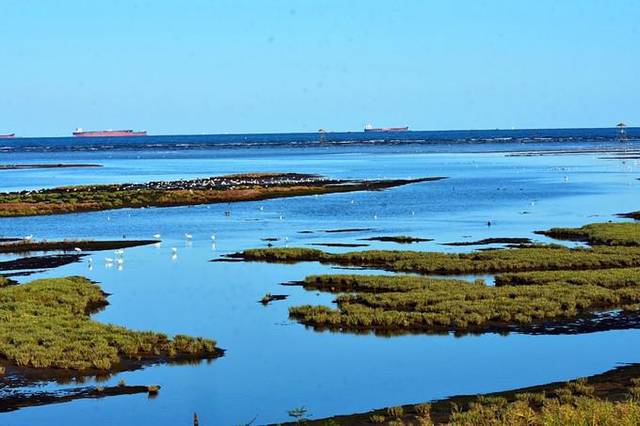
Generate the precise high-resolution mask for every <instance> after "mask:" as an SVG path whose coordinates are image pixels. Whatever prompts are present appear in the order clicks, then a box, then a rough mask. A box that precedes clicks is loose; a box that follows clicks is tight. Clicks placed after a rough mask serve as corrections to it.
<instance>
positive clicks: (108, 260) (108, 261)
mask: <svg viewBox="0 0 640 426" xmlns="http://www.w3.org/2000/svg"><path fill="white" fill-rule="evenodd" d="M104 263H106V264H110V263H113V259H112V258H110V257H105V258H104Z"/></svg>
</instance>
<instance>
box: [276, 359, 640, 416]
mask: <svg viewBox="0 0 640 426" xmlns="http://www.w3.org/2000/svg"><path fill="white" fill-rule="evenodd" d="M638 378H640V364H630V365H624V366H620V367H617V368H614V369H612V370H609V371H607V372H605V373H602V374H596V375H593V376H589V377H587V378H586V384H588V385H589V386H592V387H593V394H592V395H591V397H592V398H599V399H603V400H607V401H616V402H619V401H626V400H628V399H629V396H630V395H629V394H630V390H631V389H632V388H634V387H635V386H636V383H634V381H635V380H637V379H638ZM567 384H568V383H567V382H553V383H547V384H543V385H537V386H530V387H526V388H519V389H513V390H508V391H503V392H494V393H487V394H483V395H482V396H483V397H487V398H489V397H499V398H505V399H506V400H507V402H514V401H516V400H517V399H518V395H522V394H534V395H546V396H547V397H556V396H558V394H557V393H556V392H558V393H562V392H561V389H564V388H566V387H567ZM478 396H479V395H458V396H451V397H448V398H445V399H440V400H435V401H431V402H430V404H431V410H430V417H431V421H432V422H433V423H434V424H436V425H440V424H446V423H448V422H449V421H450V417H451V415H452V414H453V412H454V410H455V407H458V408H459V409H460V410H462V411H466V410H468V409H469V408H470V404H471V403H473V402H476V401H478ZM520 398H521V397H520ZM417 409H419V401H415V402H413V403H412V404H407V405H403V406H402V411H403V414H402V416H401V419H399V420H403V421H406V422H407V423H406V424H417V423H414V422H416V421H417V419H416V415H418V414H419V413H418V412H417ZM310 411H313V407H310ZM374 415H377V416H383V417H385V418H387V417H389V414H388V410H387V408H386V407H385V408H381V409H377V410H371V411H368V412H365V413H358V414H350V415H339V416H334V417H330V418H324V419H317V420H310V421H309V422H307V424H311V425H322V424H329V423H328V422H329V421H330V420H332V421H333V422H335V424H339V425H341V426H356V425H358V426H359V425H371V424H372V422H371V416H374ZM389 420H392V419H389ZM287 424H293V423H287Z"/></svg>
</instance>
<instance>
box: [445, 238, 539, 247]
mask: <svg viewBox="0 0 640 426" xmlns="http://www.w3.org/2000/svg"><path fill="white" fill-rule="evenodd" d="M531 243H532V241H531V239H530V238H484V239H482V240H477V241H459V242H453V243H442V245H443V246H486V245H489V244H531Z"/></svg>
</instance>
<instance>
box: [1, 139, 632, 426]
mask: <svg viewBox="0 0 640 426" xmlns="http://www.w3.org/2000/svg"><path fill="white" fill-rule="evenodd" d="M632 130H633V129H632ZM554 132H556V133H554ZM558 132H559V133H558ZM612 132H613V133H612ZM459 133H462V134H459ZM505 133H506V135H505ZM512 133H513V134H510V133H509V132H493V133H492V132H476V133H474V132H457V133H456V132H411V133H409V134H407V135H405V136H398V135H394V136H393V137H394V138H396V139H394V140H389V141H381V140H379V139H376V140H371V137H372V136H371V135H368V136H367V137H368V138H369V139H366V138H365V136H363V135H364V134H347V135H346V136H345V134H331V135H327V137H326V139H325V140H323V141H319V140H317V138H318V135H251V136H247V138H248V139H247V140H246V141H245V140H242V139H241V138H239V137H237V136H215V137H207V136H194V137H158V138H155V137H150V138H145V141H141V140H136V141H133V140H129V141H126V140H113V139H112V140H101V141H90V142H87V145H79V144H83V143H85V142H84V141H82V142H79V141H73V140H71V139H64V138H63V139H22V140H16V141H13V142H10V143H6V144H5V145H7V147H5V148H4V149H3V152H2V153H0V164H10V163H16V162H22V163H36V162H45V161H50V162H91V163H99V164H102V165H104V167H103V168H100V169H64V170H15V171H0V190H1V191H8V190H21V189H28V188H40V187H48V186H57V185H68V184H80V183H100V182H130V181H136V182H143V181H148V180H155V179H177V178H190V177H202V176H209V175H216V174H225V173H240V172H250V171H295V172H309V173H320V174H324V175H328V176H331V177H337V178H374V177H375V178H378V177H387V178H408V177H418V176H447V177H448V178H449V179H446V180H443V181H439V182H427V183H421V184H415V185H409V186H405V187H400V188H395V189H391V190H387V191H381V192H361V193H351V194H336V195H324V196H320V197H299V198H291V199H282V200H271V201H261V202H249V203H239V204H233V205H231V206H230V209H231V216H225V215H224V211H225V210H227V209H228V208H229V207H228V206H226V205H210V206H196V207H178V208H166V209H139V210H118V211H109V212H98V213H85V214H78V215H65V216H50V217H34V218H11V219H3V220H0V236H3V235H4V236H9V235H18V236H20V235H27V234H33V235H34V236H35V238H72V237H85V238H122V236H123V235H126V237H127V238H150V237H151V236H152V235H153V234H155V233H161V234H162V244H161V245H160V247H153V246H149V247H140V248H134V249H127V250H126V252H125V263H124V265H123V267H122V268H121V269H118V268H116V267H111V268H109V267H106V266H105V264H104V258H105V257H112V256H113V254H112V253H110V252H96V253H94V254H92V255H91V256H92V257H93V259H94V266H93V269H90V268H89V266H88V264H87V262H86V261H85V262H83V263H78V264H73V265H68V266H66V267H63V268H59V269H56V270H53V271H49V272H46V273H43V274H40V275H37V276H38V277H40V276H62V275H69V274H81V275H85V276H88V277H89V278H91V279H93V280H96V281H99V282H100V283H101V285H102V287H103V288H104V289H105V291H107V292H108V293H111V294H112V295H111V296H110V298H109V301H110V303H111V305H110V306H108V307H107V308H106V309H105V310H104V311H102V312H100V313H99V314H97V315H95V318H96V319H98V320H100V321H103V322H111V323H116V324H122V325H126V326H128V327H131V328H136V329H151V330H157V331H164V332H167V333H169V334H174V333H189V334H194V335H201V336H206V337H211V338H214V339H216V340H217V341H218V342H219V345H220V346H221V347H222V348H225V349H227V353H226V355H225V356H224V357H222V358H220V359H217V360H215V361H214V362H212V363H201V364H199V365H196V366H154V367H148V368H146V369H144V370H139V371H135V372H127V373H122V374H119V375H116V376H114V377H113V378H112V379H110V380H109V382H108V383H109V384H115V383H117V382H118V381H119V380H120V379H121V378H124V379H125V381H126V382H127V383H129V384H151V383H157V384H160V385H161V386H162V390H161V392H160V395H159V397H158V398H156V399H153V400H149V399H147V397H146V395H135V396H123V397H114V398H106V399H102V400H84V401H76V402H71V403H66V404H58V405H51V406H45V407H38V408H29V409H24V410H19V411H17V412H14V413H8V414H3V415H0V424H2V425H40V424H42V425H44V424H50V422H51V421H52V420H54V419H56V420H57V419H59V420H62V421H63V422H64V424H65V425H85V424H88V423H91V424H96V425H103V424H104V425H108V424H109V425H110V424H119V425H135V424H156V425H176V424H189V422H190V421H191V416H192V413H193V412H194V411H195V412H197V413H198V416H199V417H200V422H201V424H202V425H214V424H215V425H234V424H240V423H246V422H249V421H250V420H251V419H253V418H254V417H256V416H257V420H256V423H257V424H262V423H268V422H279V421H285V420H287V410H289V409H291V408H294V407H299V406H306V407H307V408H308V409H309V412H310V413H311V414H312V415H313V417H322V416H328V415H333V414H344V413H351V412H358V411H365V410H368V409H371V408H376V407H380V406H386V405H397V404H402V403H410V402H419V401H424V400H428V399H433V398H440V397H445V396H448V395H453V394H460V393H480V392H487V391H496V390H501V389H508V388H514V387H520V386H527V385H533V384H538V383H545V382H549V381H555V380H566V379H570V378H573V377H577V376H581V375H589V374H594V373H597V372H602V371H605V370H607V369H610V368H611V367H613V366H615V365H617V364H618V363H626V362H638V361H640V359H638V356H637V353H638V350H640V339H638V337H640V332H638V331H636V330H627V331H614V332H601V333H594V334H586V335H577V336H525V335H518V334H511V335H509V336H506V337H505V336H498V335H495V334H484V335H481V336H466V337H462V338H456V337H454V336H427V335H412V336H402V337H393V338H384V337H377V336H374V335H352V334H338V333H330V332H323V333H318V332H314V331H312V330H310V329H306V328H305V327H304V326H301V325H299V324H297V323H295V322H291V321H289V320H288V315H287V308H288V307H289V306H292V305H298V304H304V303H318V304H331V302H332V300H333V297H332V296H331V295H328V294H318V293H316V292H308V291H305V290H303V289H300V288H296V287H282V286H280V283H282V282H285V281H290V280H299V279H302V278H304V277H305V276H306V275H309V274H313V273H325V272H339V270H336V269H332V268H331V267H330V266H325V265H319V264H316V263H305V264H298V265H268V264H261V263H211V262H208V261H209V260H210V259H213V258H216V257H218V256H220V255H221V254H225V253H230V252H234V251H237V250H242V249H245V248H250V247H262V246H264V245H265V244H266V243H265V242H263V241H260V239H261V238H265V237H276V238H280V239H281V240H280V241H278V242H276V243H275V244H276V245H285V244H288V245H289V246H305V245H307V244H310V243H317V242H358V239H359V238H365V237H370V236H377V235H398V234H405V235H412V236H420V237H427V238H433V239H434V241H433V242H428V243H420V244H414V245H411V246H398V245H395V244H393V243H373V244H371V246H370V247H371V248H399V247H401V248H409V247H410V248H411V249H416V250H445V251H459V250H469V249H470V248H468V247H466V248H465V247H447V246H442V245H441V243H444V242H451V241H461V240H471V239H480V238H486V237H499V236H505V237H531V238H535V239H537V240H539V241H544V239H542V238H541V237H539V236H536V235H534V234H532V231H534V230H537V229H544V228H548V227H551V226H577V225H582V224H585V223H589V222H594V221H605V220H617V219H615V218H614V217H613V216H612V215H613V214H615V213H619V212H624V211H631V210H637V209H638V208H639V205H638V199H639V198H638V192H639V189H640V181H638V180H637V179H638V177H640V164H639V163H638V160H609V159H602V157H603V154H599V153H584V152H585V151H590V150H594V149H595V150H597V149H617V150H618V149H623V150H624V149H637V148H640V143H638V142H633V141H631V142H627V143H624V144H621V143H620V142H619V141H617V140H615V132H614V131H613V130H611V129H600V130H598V129H596V130H575V131H535V132H529V133H526V132H523V131H519V132H515V131H514V132H512ZM550 133H552V134H551V136H549V134H550ZM378 136H381V139H383V138H384V135H378ZM399 138H402V140H401V139H399ZM505 138H506V139H505ZM549 138H550V139H549ZM72 143H74V144H75V145H72ZM9 144H11V145H9ZM107 145H110V146H113V147H114V148H112V149H107V148H106V146H107ZM80 147H81V148H82V149H80ZM565 149H568V150H571V151H574V152H573V153H571V154H569V155H546V156H527V157H523V156H511V155H509V153H511V152H515V151H550V150H565ZM580 151H582V153H580ZM488 220H491V221H492V223H493V224H494V226H491V227H490V228H489V227H487V226H486V223H487V221H488ZM336 228H373V230H371V231H363V232H358V233H345V234H342V233H341V234H327V233H324V232H321V231H322V230H328V229H336ZM306 230H312V231H316V232H314V233H311V234H306V233H305V234H301V233H299V231H306ZM186 232H189V233H192V234H193V241H192V242H188V241H186V240H185V239H184V234H185V233H186ZM212 234H215V235H216V241H215V246H213V245H212V243H211V238H210V236H211V235H212ZM285 238H286V240H285ZM172 247H176V248H177V249H178V255H177V258H175V259H172V257H171V248H172ZM329 250H332V251H337V250H340V249H329ZM7 258H8V257H7ZM366 272H371V271H357V273H366ZM467 278H469V279H472V278H473V277H467ZM487 278H488V279H490V278H491V277H487ZM25 280H28V279H25ZM266 292H271V293H283V294H288V295H289V299H288V300H286V301H283V302H275V303H273V304H272V305H270V306H267V307H264V306H262V305H260V304H259V303H257V301H258V300H259V299H260V298H261V297H262V296H263V295H264V294H265V293H266ZM603 348H606V350H603ZM51 386H55V385H51ZM63 387H64V386H63Z"/></svg>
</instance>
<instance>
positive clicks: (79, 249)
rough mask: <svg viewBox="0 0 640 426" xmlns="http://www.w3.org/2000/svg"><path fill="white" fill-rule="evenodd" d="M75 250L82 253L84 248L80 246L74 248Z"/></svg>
mask: <svg viewBox="0 0 640 426" xmlns="http://www.w3.org/2000/svg"><path fill="white" fill-rule="evenodd" d="M73 251H76V252H78V253H80V252H81V251H82V249H81V248H80V247H76V248H74V249H73Z"/></svg>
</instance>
